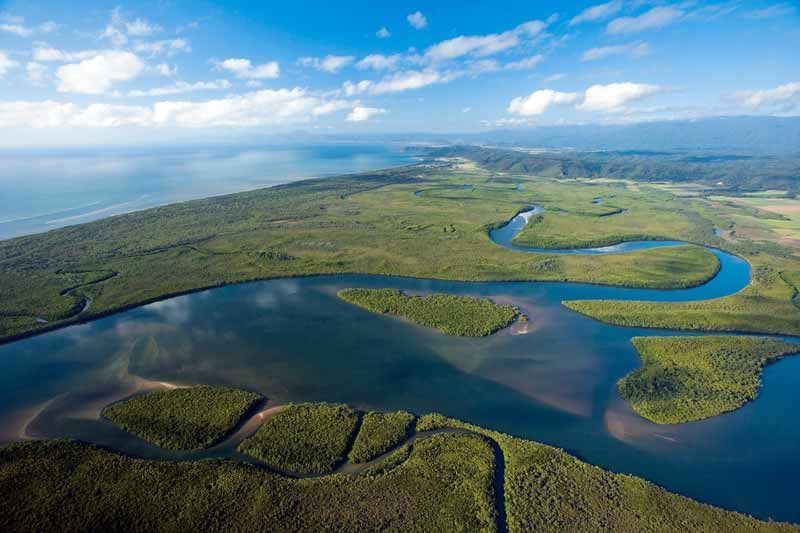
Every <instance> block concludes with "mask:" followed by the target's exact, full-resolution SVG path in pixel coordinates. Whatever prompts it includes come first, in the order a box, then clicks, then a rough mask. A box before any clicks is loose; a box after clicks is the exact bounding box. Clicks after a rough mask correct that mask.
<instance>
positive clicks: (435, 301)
mask: <svg viewBox="0 0 800 533" xmlns="http://www.w3.org/2000/svg"><path fill="white" fill-rule="evenodd" d="M338 295H339V298H341V299H342V300H344V301H346V302H350V303H351V304H354V305H358V306H359V307H363V308H365V309H368V310H370V311H372V312H373V313H383V314H390V315H397V316H401V317H403V318H407V319H408V320H411V321H412V322H416V323H417V324H422V325H423V326H428V327H431V328H436V329H438V330H441V331H443V332H445V333H447V334H448V335H461V336H466V337H483V336H486V335H491V334H492V333H494V332H495V331H497V330H499V329H502V328H504V327H506V326H508V325H509V324H511V323H512V322H514V320H516V319H517V317H518V316H519V310H518V309H517V308H516V307H513V306H510V305H497V304H496V303H494V302H492V301H491V300H489V299H487V298H483V299H481V298H471V297H469V296H455V295H452V294H430V295H428V296H408V295H406V294H403V293H402V292H401V291H399V290H397V289H344V290H341V291H339V293H338Z"/></svg>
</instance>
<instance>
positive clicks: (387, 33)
mask: <svg viewBox="0 0 800 533" xmlns="http://www.w3.org/2000/svg"><path fill="white" fill-rule="evenodd" d="M375 35H377V36H378V37H380V38H381V39H386V38H388V37H391V36H392V33H391V32H390V31H389V30H387V29H386V26H381V29H379V30H378V31H376V32H375Z"/></svg>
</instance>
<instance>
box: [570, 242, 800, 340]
mask: <svg viewBox="0 0 800 533" xmlns="http://www.w3.org/2000/svg"><path fill="white" fill-rule="evenodd" d="M751 262H752V263H753V264H754V266H755V268H754V270H753V276H752V280H751V284H750V285H749V286H748V287H747V288H746V289H744V290H743V291H741V292H739V293H737V294H734V295H733V296H727V297H725V298H716V299H713V300H703V301H697V302H669V303H668V302H640V301H624V300H618V301H609V300H575V301H568V302H564V305H566V306H567V307H569V308H570V309H573V310H575V311H578V312H579V313H583V314H585V315H588V316H591V317H592V318H596V319H598V320H602V321H603V322H608V323H610V324H617V325H621V326H633V327H654V328H663V329H682V330H700V331H728V332H744V333H768V334H785V335H800V309H798V307H797V306H796V305H794V303H793V300H792V299H793V297H794V295H795V294H796V289H795V287H794V285H793V284H792V283H790V280H792V279H795V278H794V275H795V272H796V271H795V270H782V268H792V269H794V268H797V267H798V265H797V264H796V263H797V262H796V261H788V260H784V259H778V258H774V257H769V256H763V255H761V256H754V257H753V258H752V259H751ZM765 263H766V264H765Z"/></svg>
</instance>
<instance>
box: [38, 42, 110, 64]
mask: <svg viewBox="0 0 800 533" xmlns="http://www.w3.org/2000/svg"><path fill="white" fill-rule="evenodd" d="M99 53H100V52H99V51H97V50H81V51H79V52H65V51H63V50H59V49H57V48H52V47H49V46H47V45H46V44H44V43H38V44H37V46H36V48H34V49H33V59H34V61H43V62H47V61H60V62H67V61H83V60H84V59H88V58H90V57H94V56H96V55H97V54H99Z"/></svg>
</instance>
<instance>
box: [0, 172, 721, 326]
mask: <svg viewBox="0 0 800 533" xmlns="http://www.w3.org/2000/svg"><path fill="white" fill-rule="evenodd" d="M496 178H498V175H496V174H494V173H491V172H488V171H486V170H482V169H480V168H478V167H476V166H474V165H461V164H456V163H452V162H451V163H441V164H436V165H417V166H410V167H401V168H398V169H391V170H386V171H378V172H372V173H367V174H362V175H355V176H344V177H339V178H325V179H321V180H307V181H302V182H297V183H292V184H289V185H282V186H278V187H273V188H269V189H262V190H257V191H252V192H246V193H240V194H234V195H228V196H222V197H217V198H211V199H205V200H197V201H192V202H184V203H181V204H176V205H170V206H165V207H159V208H155V209H149V210H146V211H141V212H136V213H129V214H126V215H120V216H116V217H111V218H108V219H105V220H100V221H97V222H91V223H88V224H82V225H79V226H72V227H67V228H62V229H58V230H54V231H50V232H48V233H44V234H40V235H33V236H27V237H20V238H16V239H11V240H6V241H0V340H9V339H12V338H14V337H15V336H18V335H24V334H29V333H32V332H35V331H42V330H45V329H48V328H53V327H58V326H61V325H65V324H68V323H71V322H74V321H77V320H86V319H91V318H93V317H97V316H101V315H103V314H106V313H110V312H114V311H116V310H120V309H125V308H127V307H131V306H135V305H139V304H142V303H145V302H150V301H154V300H157V299H161V298H164V297H166V296H169V295H173V294H179V293H184V292H188V291H193V290H197V289H200V288H207V287H214V286H219V285H223V284H226V283H234V282H242V281H249V280H255V279H266V278H273V277H283V276H297V275H312V274H333V273H374V274H390V275H403V276H414V277H425V278H438V279H458V280H549V281H575V282H590V283H605V284H611V285H626V286H634V287H662V288H676V287H686V286H691V285H696V284H698V283H701V282H702V281H704V280H706V279H708V278H709V277H710V276H711V275H713V273H714V272H715V258H714V257H713V255H712V254H710V253H709V252H707V251H706V250H703V249H701V248H698V247H693V246H687V247H680V248H673V249H670V250H667V251H665V250H652V251H644V252H636V253H630V254H622V255H614V256H607V257H585V256H577V255H576V256H570V257H554V256H551V255H547V254H521V253H519V252H514V251H512V250H506V249H504V248H501V247H499V246H497V245H495V244H494V243H492V242H491V241H490V240H489V238H488V236H487V228H488V227H491V226H493V225H496V224H500V223H503V222H504V221H506V220H508V219H510V218H511V217H512V216H513V215H514V214H515V213H516V212H517V211H519V210H520V209H522V208H523V207H524V206H526V205H529V204H530V203H534V202H542V203H545V204H546V201H547V198H545V197H544V196H543V195H542V194H538V193H537V191H538V190H539V189H542V190H544V188H552V190H553V191H556V190H558V191H560V192H559V193H558V194H556V193H553V196H552V200H553V202H557V201H558V200H559V198H561V199H567V198H570V197H571V196H572V195H578V194H581V195H586V192H585V189H586V188H587V187H586V186H585V185H580V184H574V185H570V184H555V182H552V183H551V181H552V180H541V179H534V178H530V179H520V180H516V179H511V178H509V177H507V176H506V177H505V178H504V181H505V180H507V181H505V182H503V181H500V182H498V181H497V179H496ZM501 178H502V177H501ZM514 181H519V183H520V186H519V187H516V186H515V185H514V183H513V182H514ZM464 184H473V186H472V187H471V188H470V189H469V190H467V189H460V186H461V185H464ZM430 188H433V189H436V188H438V189H439V190H438V191H435V192H430V191H429V192H427V193H423V194H421V195H420V196H416V195H415V194H414V193H415V192H416V191H419V190H423V189H430ZM590 194H592V195H595V193H594V192H592V193H590ZM599 194H605V193H602V192H600V193H598V195H599ZM625 194H626V193H625V191H624V189H619V190H618V191H617V192H616V195H617V197H616V198H614V201H618V202H620V203H621V202H623V201H627V200H625V198H623V196H624V195H625ZM586 204H587V205H586V206H585V209H607V206H603V205H600V206H595V207H592V204H591V201H590V199H588V197H587V201H586ZM547 205H549V204H547ZM672 208H673V206H672V205H665V207H664V209H665V210H671V209H672ZM611 218H614V217H611ZM706 226H707V224H706ZM673 229H674V228H673ZM673 229H671V228H665V229H664V231H663V234H664V236H665V237H680V236H683V230H680V231H673ZM709 235H710V234H709ZM588 236H591V229H590V228H586V234H585V235H577V236H575V238H576V239H578V238H580V239H585V238H587V237H588ZM463 258H469V260H464V259H463ZM543 262H544V263H547V265H548V267H547V268H540V267H541V265H542V264H544V263H543ZM676 266H677V267H680V268H677V269H676ZM77 272H82V273H87V274H84V275H85V276H93V277H94V278H95V279H94V280H91V281H94V282H93V283H89V284H85V285H83V286H81V287H79V288H77V289H74V290H73V291H72V292H69V293H67V294H63V295H62V294H61V293H62V292H63V291H64V290H65V289H68V288H70V287H74V286H75V280H74V279H72V277H73V274H65V273H77ZM108 273H116V274H118V275H115V276H114V277H110V278H109V277H107V276H106V274H108ZM84 298H88V299H90V300H91V306H90V307H89V308H88V309H87V310H85V311H83V312H79V311H80V309H81V308H82V303H83V301H84ZM36 317H41V318H44V319H45V320H47V321H48V323H42V322H41V321H38V320H37V319H36Z"/></svg>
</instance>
